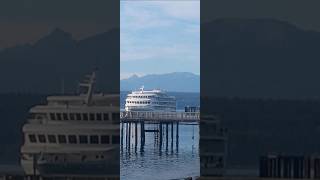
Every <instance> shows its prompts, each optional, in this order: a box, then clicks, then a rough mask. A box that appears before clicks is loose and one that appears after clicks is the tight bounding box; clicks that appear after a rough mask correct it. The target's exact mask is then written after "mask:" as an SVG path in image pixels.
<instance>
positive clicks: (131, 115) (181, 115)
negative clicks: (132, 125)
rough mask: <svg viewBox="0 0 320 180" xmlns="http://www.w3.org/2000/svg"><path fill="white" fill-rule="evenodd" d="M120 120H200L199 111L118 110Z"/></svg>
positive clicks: (152, 121)
mask: <svg viewBox="0 0 320 180" xmlns="http://www.w3.org/2000/svg"><path fill="white" fill-rule="evenodd" d="M120 120H121V122H142V121H143V122H145V123H161V122H190V123H198V122H199V121H200V112H149V111H146V112H142V111H122V112H120Z"/></svg>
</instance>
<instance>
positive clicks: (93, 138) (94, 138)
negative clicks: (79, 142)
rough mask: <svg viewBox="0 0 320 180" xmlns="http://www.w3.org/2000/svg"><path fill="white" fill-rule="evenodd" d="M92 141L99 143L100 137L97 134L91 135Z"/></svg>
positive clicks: (92, 142)
mask: <svg viewBox="0 0 320 180" xmlns="http://www.w3.org/2000/svg"><path fill="white" fill-rule="evenodd" d="M90 143H91V144H99V137H98V136H97V135H92V136H90Z"/></svg>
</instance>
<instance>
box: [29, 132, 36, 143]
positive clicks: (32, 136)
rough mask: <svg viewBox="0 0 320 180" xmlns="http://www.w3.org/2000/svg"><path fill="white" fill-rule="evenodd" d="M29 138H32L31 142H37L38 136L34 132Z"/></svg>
mask: <svg viewBox="0 0 320 180" xmlns="http://www.w3.org/2000/svg"><path fill="white" fill-rule="evenodd" d="M29 140H30V142H32V143H35V142H37V139H36V136H35V135H34V134H29Z"/></svg>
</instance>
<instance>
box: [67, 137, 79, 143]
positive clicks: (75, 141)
mask: <svg viewBox="0 0 320 180" xmlns="http://www.w3.org/2000/svg"><path fill="white" fill-rule="evenodd" d="M68 140H69V143H70V144H77V137H76V136H75V135H69V136H68Z"/></svg>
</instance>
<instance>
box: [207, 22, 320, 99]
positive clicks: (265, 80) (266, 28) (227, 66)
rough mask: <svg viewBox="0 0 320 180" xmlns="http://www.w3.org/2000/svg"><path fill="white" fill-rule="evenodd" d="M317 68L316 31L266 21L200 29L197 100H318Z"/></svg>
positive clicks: (318, 44) (213, 24)
mask: <svg viewBox="0 0 320 180" xmlns="http://www.w3.org/2000/svg"><path fill="white" fill-rule="evenodd" d="M319 69H320V33H319V32H317V31H312V30H306V29H302V28H300V27H297V26H295V25H293V24H290V23H288V22H286V21H280V20H276V19H267V18H266V19H240V18H223V19H216V20H213V21H211V22H207V23H204V24H201V77H202V78H201V82H204V83H201V95H205V96H214V97H230V96H231V97H249V98H252V97H253V98H256V97H263V98H294V99H295V98H314V97H319V95H320V71H319Z"/></svg>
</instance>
